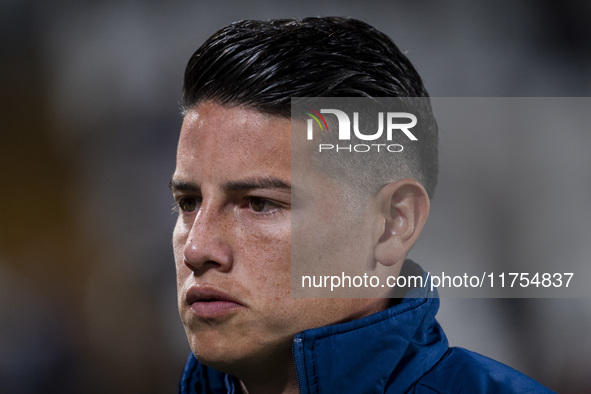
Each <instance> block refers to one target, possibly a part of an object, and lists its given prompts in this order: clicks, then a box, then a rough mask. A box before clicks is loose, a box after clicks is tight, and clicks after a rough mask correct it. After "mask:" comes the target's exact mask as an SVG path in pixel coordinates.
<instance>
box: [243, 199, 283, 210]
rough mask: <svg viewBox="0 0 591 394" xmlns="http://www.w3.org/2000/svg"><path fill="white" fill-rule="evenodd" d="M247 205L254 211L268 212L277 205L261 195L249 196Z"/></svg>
mask: <svg viewBox="0 0 591 394" xmlns="http://www.w3.org/2000/svg"><path fill="white" fill-rule="evenodd" d="M248 205H249V207H250V209H252V210H253V211H255V212H268V211H270V210H272V209H274V208H276V207H277V205H276V204H274V203H273V202H271V201H269V200H267V199H266V198H262V197H250V198H249V199H248Z"/></svg>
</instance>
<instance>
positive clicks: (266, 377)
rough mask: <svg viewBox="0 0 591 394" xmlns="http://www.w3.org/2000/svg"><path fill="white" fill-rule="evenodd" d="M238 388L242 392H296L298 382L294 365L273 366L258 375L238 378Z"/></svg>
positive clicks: (268, 393) (270, 393) (265, 393)
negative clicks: (288, 366) (286, 366)
mask: <svg viewBox="0 0 591 394" xmlns="http://www.w3.org/2000/svg"><path fill="white" fill-rule="evenodd" d="M240 388H241V391H242V393H244V394H297V393H298V392H299V391H298V382H297V377H296V370H295V365H294V363H293V362H292V363H291V366H290V368H287V369H286V368H281V369H280V368H279V367H277V368H273V369H270V370H266V371H264V373H262V374H261V375H260V376H252V375H251V376H249V377H247V378H244V379H240Z"/></svg>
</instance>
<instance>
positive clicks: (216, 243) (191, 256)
mask: <svg viewBox="0 0 591 394" xmlns="http://www.w3.org/2000/svg"><path fill="white" fill-rule="evenodd" d="M202 208H203V207H202ZM229 230H231V226H229V224H228V221H227V220H226V219H225V218H224V217H223V214H221V213H216V212H214V211H213V210H204V209H201V210H200V211H199V212H198V213H197V215H196V216H195V219H194V220H193V224H192V225H191V228H190V229H189V233H188V235H187V240H186V242H185V245H184V249H183V257H184V260H185V261H184V263H185V265H186V266H187V267H189V269H191V270H192V271H193V272H194V273H196V274H201V273H203V272H205V271H207V270H209V269H216V270H219V271H229V270H230V268H231V267H232V260H233V252H232V247H231V245H230V242H229V241H230V239H229V238H230V236H231V234H230V233H231V231H229Z"/></svg>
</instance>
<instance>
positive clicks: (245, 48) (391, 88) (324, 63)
mask: <svg viewBox="0 0 591 394" xmlns="http://www.w3.org/2000/svg"><path fill="white" fill-rule="evenodd" d="M292 97H425V98H427V97H429V95H428V93H427V91H426V89H425V87H424V85H423V82H422V80H421V77H420V76H419V74H418V73H417V71H416V70H415V68H414V67H413V65H412V64H411V63H410V61H409V60H408V58H407V57H406V56H405V55H404V54H402V52H400V50H399V49H398V47H397V46H396V45H395V44H394V43H393V42H392V40H391V39H390V38H389V37H388V36H386V35H385V34H383V33H382V32H380V31H378V30H376V29H375V28H374V27H372V26H370V25H368V24H367V23H365V22H362V21H359V20H356V19H350V18H339V17H325V18H305V19H301V20H296V19H277V20H269V21H256V20H245V21H240V22H235V23H232V24H231V25H228V26H226V27H224V28H222V29H221V30H219V31H218V32H216V33H215V34H214V35H213V36H212V37H210V38H209V39H208V40H207V41H206V42H205V43H204V44H203V45H202V46H201V47H200V48H199V49H198V50H197V51H196V52H195V53H194V54H193V56H192V57H191V59H190V60H189V63H188V65H187V68H186V71H185V78H184V86H183V94H182V102H181V106H182V110H183V113H186V112H187V111H189V110H191V109H193V108H195V107H197V106H198V105H199V104H200V103H202V102H204V101H208V100H211V101H214V102H217V103H218V104H222V105H227V106H241V107H247V108H251V109H254V110H257V111H259V112H261V113H265V114H269V115H274V116H280V117H284V118H290V116H291V98H292ZM421 103H423V104H422V105H423V106H424V108H422V111H423V112H427V113H428V114H429V118H430V119H431V121H430V123H429V125H428V126H427V127H425V128H424V130H423V132H422V133H421V137H420V144H413V145H412V146H410V147H409V148H407V147H405V154H404V155H403V156H402V155H380V156H382V157H383V159H380V160H382V163H381V164H380V163H377V166H378V167H381V168H377V167H376V163H375V162H372V164H371V168H369V167H368V168H365V169H363V168H360V167H359V166H358V165H356V164H355V163H353V162H352V161H350V162H349V167H351V168H350V169H351V170H353V171H356V173H357V174H358V176H356V177H354V178H355V179H356V181H355V182H357V183H359V182H361V183H363V184H364V185H366V186H364V187H370V188H371V189H373V190H376V189H379V187H381V186H382V185H383V184H385V183H387V182H391V181H393V180H396V179H401V178H403V177H412V178H415V179H417V180H418V181H419V182H421V183H422V184H423V186H424V187H425V189H426V190H427V192H428V194H429V195H430V196H432V195H433V192H434V190H435V186H436V183H437V173H438V154H437V140H438V137H437V125H436V123H435V121H434V120H433V119H432V115H431V106H430V102H429V100H428V99H426V100H422V101H421ZM346 156H347V155H341V157H340V159H341V160H342V158H343V157H345V161H347V159H346ZM349 156H355V155H349ZM341 164H343V165H344V169H345V171H344V172H345V173H348V174H350V172H349V171H347V168H346V167H347V163H341ZM372 174H374V175H373V176H372ZM376 176H377V177H376ZM368 177H369V178H371V179H372V180H369V178H368Z"/></svg>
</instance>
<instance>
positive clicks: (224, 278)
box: [171, 102, 380, 374]
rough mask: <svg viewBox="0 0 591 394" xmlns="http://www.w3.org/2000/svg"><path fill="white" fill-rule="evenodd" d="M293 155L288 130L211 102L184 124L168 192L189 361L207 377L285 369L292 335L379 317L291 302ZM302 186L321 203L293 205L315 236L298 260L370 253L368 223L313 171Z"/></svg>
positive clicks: (363, 307) (342, 306)
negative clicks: (349, 211) (350, 247)
mask: <svg viewBox="0 0 591 394" xmlns="http://www.w3.org/2000/svg"><path fill="white" fill-rule="evenodd" d="M290 145H291V136H290V120H289V119H283V118H278V117H273V116H269V115H265V114H261V113H259V112H257V111H254V110H249V109H244V108H239V107H225V106H220V105H217V104H215V103H212V102H205V103H203V104H201V105H199V106H198V107H197V108H195V109H193V110H191V111H189V112H188V114H187V115H186V116H185V119H184V122H183V126H182V129H181V135H180V139H179V146H178V152H177V163H176V171H175V173H174V175H173V179H172V181H171V187H172V190H173V193H174V198H175V200H176V202H177V205H178V208H179V215H178V220H177V223H176V226H175V229H174V234H173V246H174V254H175V260H176V269H177V286H178V303H179V312H180V316H181V320H182V322H183V325H184V327H185V330H186V333H187V337H188V340H189V344H190V346H191V349H192V350H193V352H194V353H195V354H196V355H197V356H198V358H199V359H200V360H201V361H202V362H204V363H205V364H208V365H211V366H213V367H214V368H218V369H221V370H225V371H229V372H232V373H235V374H239V373H240V372H241V371H247V370H248V368H249V366H250V367H251V368H252V367H255V366H262V365H265V364H267V365H270V366H275V365H279V364H281V363H284V362H289V360H290V357H291V343H292V340H293V336H294V335H295V334H296V333H298V332H300V331H303V330H305V329H308V328H314V327H319V326H323V325H327V324H332V323H335V322H339V321H347V320H352V319H355V318H360V317H363V316H365V315H368V314H370V313H373V312H376V311H377V309H376V306H375V302H372V301H370V300H364V299H312V298H299V299H298V298H292V297H291V296H290V283H291V277H290V261H291V223H292V214H294V212H295V211H294V209H295V208H293V207H292V189H291V149H290ZM309 181H310V184H313V185H315V187H314V188H313V189H314V190H316V192H315V193H321V195H317V196H316V197H315V196H314V193H312V192H310V191H309V192H308V194H306V193H304V194H302V196H304V195H305V196H307V197H305V198H304V199H305V201H302V203H301V204H300V203H298V204H297V205H298V208H297V210H298V213H297V214H298V215H301V217H303V218H309V219H306V220H302V221H299V223H300V224H301V225H300V228H298V231H300V232H303V234H306V232H308V233H309V234H310V236H309V246H308V251H307V252H305V253H303V256H304V257H305V258H308V259H310V258H314V259H318V260H319V261H323V262H325V263H329V262H330V259H341V258H343V256H344V255H346V254H349V255H350V254H351V251H348V252H347V251H345V252H344V253H341V254H339V253H333V252H331V251H330V248H327V247H326V245H327V244H330V243H331V242H332V240H335V241H338V242H343V239H344V238H346V237H350V239H351V240H355V241H354V242H353V241H352V242H351V243H352V244H354V245H355V246H354V250H362V249H363V248H364V247H366V246H367V248H366V249H370V246H371V245H370V244H371V239H372V235H364V231H365V229H366V228H367V224H368V223H359V221H358V219H356V220H355V222H353V221H352V219H351V218H350V216H348V215H343V214H342V212H343V210H342V208H343V204H345V201H344V200H345V199H344V198H343V197H341V195H342V193H340V192H338V191H337V190H335V187H336V185H335V184H334V183H331V182H330V181H327V180H326V179H324V178H322V176H321V175H320V174H319V173H317V172H314V171H312V172H310V178H309ZM294 199H295V197H294ZM304 239H305V237H304ZM356 253H357V255H354V256H353V258H355V259H362V260H371V258H372V256H371V251H370V250H369V251H367V252H363V253H361V254H360V253H359V252H356ZM349 257H350V256H349ZM374 301H375V300H374ZM378 309H380V308H378Z"/></svg>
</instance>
